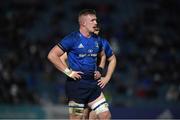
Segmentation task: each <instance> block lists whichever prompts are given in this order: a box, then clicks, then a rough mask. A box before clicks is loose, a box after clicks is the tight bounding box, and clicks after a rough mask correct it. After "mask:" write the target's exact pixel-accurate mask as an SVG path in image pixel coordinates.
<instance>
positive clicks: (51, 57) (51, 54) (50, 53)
mask: <svg viewBox="0 0 180 120" xmlns="http://www.w3.org/2000/svg"><path fill="white" fill-rule="evenodd" d="M47 59H48V60H49V61H52V59H53V53H52V52H51V51H50V52H49V53H48V55H47Z"/></svg>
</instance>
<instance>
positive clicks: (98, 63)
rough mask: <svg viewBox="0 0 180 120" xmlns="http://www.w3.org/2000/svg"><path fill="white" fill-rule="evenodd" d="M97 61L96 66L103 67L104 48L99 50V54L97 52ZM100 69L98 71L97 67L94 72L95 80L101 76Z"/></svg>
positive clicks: (104, 59)
mask: <svg viewBox="0 0 180 120" xmlns="http://www.w3.org/2000/svg"><path fill="white" fill-rule="evenodd" d="M97 59H98V61H97V67H99V68H104V66H105V62H106V55H105V53H104V50H103V51H101V52H100V53H99V54H98V58H97ZM100 72H101V71H99V70H98V69H97V70H96V71H95V72H94V79H95V80H97V79H99V78H100V77H101V74H102V73H100Z"/></svg>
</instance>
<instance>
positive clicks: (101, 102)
mask: <svg viewBox="0 0 180 120" xmlns="http://www.w3.org/2000/svg"><path fill="white" fill-rule="evenodd" d="M88 105H89V106H90V108H91V109H92V110H94V111H95V112H96V114H97V115H98V114H101V113H103V112H105V113H107V114H110V112H109V107H108V103H107V102H106V99H105V97H104V94H103V93H102V92H101V94H100V96H99V97H97V98H96V99H95V100H94V101H92V102H89V103H88Z"/></svg>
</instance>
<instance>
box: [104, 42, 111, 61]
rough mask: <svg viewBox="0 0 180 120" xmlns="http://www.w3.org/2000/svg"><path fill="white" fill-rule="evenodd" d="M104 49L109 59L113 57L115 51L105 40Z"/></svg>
mask: <svg viewBox="0 0 180 120" xmlns="http://www.w3.org/2000/svg"><path fill="white" fill-rule="evenodd" d="M103 48H104V51H105V54H106V56H107V58H109V57H111V56H112V55H113V50H112V48H111V46H110V44H109V42H108V41H107V40H106V39H103Z"/></svg>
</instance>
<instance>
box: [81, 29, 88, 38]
mask: <svg viewBox="0 0 180 120" xmlns="http://www.w3.org/2000/svg"><path fill="white" fill-rule="evenodd" d="M79 31H80V33H81V34H82V35H83V36H84V37H87V38H89V37H91V33H90V32H88V31H87V30H85V29H79Z"/></svg>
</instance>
